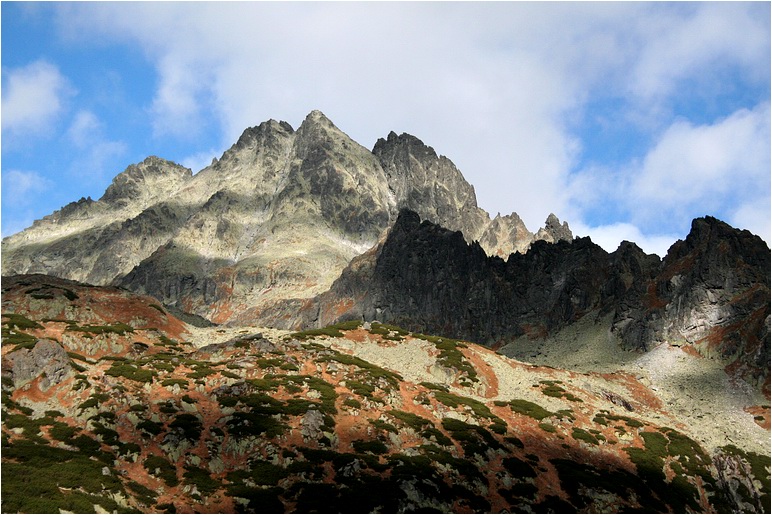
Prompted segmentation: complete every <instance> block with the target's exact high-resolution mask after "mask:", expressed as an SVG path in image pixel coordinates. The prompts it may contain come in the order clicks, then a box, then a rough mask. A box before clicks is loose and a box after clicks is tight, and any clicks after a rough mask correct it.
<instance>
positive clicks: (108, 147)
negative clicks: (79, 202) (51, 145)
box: [66, 110, 127, 180]
mask: <svg viewBox="0 0 772 515" xmlns="http://www.w3.org/2000/svg"><path fill="white" fill-rule="evenodd" d="M66 134H67V137H68V138H69V139H70V141H72V143H73V145H74V146H75V147H76V148H78V149H79V153H78V157H77V158H76V159H75V160H74V162H73V163H72V164H71V165H70V171H71V173H73V174H74V175H76V176H77V177H79V178H85V179H87V180H93V179H94V178H100V179H101V178H103V176H104V175H105V174H106V173H113V172H114V170H115V168H114V165H115V164H116V163H115V161H116V159H117V158H119V157H121V156H123V155H124V154H125V153H126V151H127V146H126V144H125V143H124V142H122V141H113V140H110V139H108V138H106V137H105V136H104V128H103V125H102V122H101V121H100V120H99V118H98V117H97V116H96V115H95V114H94V113H93V112H91V111H88V110H81V111H78V112H77V113H76V114H75V116H74V118H73V120H72V122H71V123H70V126H69V128H68V129H67V133H66Z"/></svg>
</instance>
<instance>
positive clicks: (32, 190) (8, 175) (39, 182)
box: [2, 170, 53, 204]
mask: <svg viewBox="0 0 772 515" xmlns="http://www.w3.org/2000/svg"><path fill="white" fill-rule="evenodd" d="M2 177H3V180H2V186H3V197H4V200H5V199H8V200H11V201H12V202H13V203H15V204H28V203H29V202H31V198H30V196H31V195H34V194H37V193H42V192H44V191H46V190H47V189H49V188H50V187H51V186H52V185H53V183H52V182H51V181H50V180H49V179H46V178H45V177H43V176H41V175H40V174H39V173H37V172H34V171H24V170H4V171H3V175H2ZM3 203H5V202H3Z"/></svg>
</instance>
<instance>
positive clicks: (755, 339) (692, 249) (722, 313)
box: [613, 217, 770, 392]
mask: <svg viewBox="0 0 772 515" xmlns="http://www.w3.org/2000/svg"><path fill="white" fill-rule="evenodd" d="M650 274H651V272H650ZM643 278H644V280H642V281H641V287H640V288H637V289H635V290H634V291H633V292H632V294H631V296H630V298H629V299H627V303H626V304H625V305H623V306H620V308H619V309H618V310H617V313H616V315H615V319H614V323H613V330H614V331H615V332H617V333H618V334H619V335H620V336H621V337H622V341H623V342H624V343H625V344H626V345H627V346H629V347H630V348H634V349H639V350H649V349H650V348H651V347H652V346H653V345H655V344H657V343H659V342H663V341H669V342H674V343H681V344H685V345H693V346H694V347H695V348H696V349H697V350H698V351H699V352H700V353H701V354H702V355H705V356H708V357H715V358H719V359H722V360H726V361H728V362H730V363H731V365H730V367H729V370H728V371H729V372H730V373H732V374H733V375H736V376H738V377H742V378H743V379H745V380H747V381H749V382H752V383H757V384H758V385H759V386H762V387H763V388H764V389H765V390H766V391H767V392H768V391H769V361H770V333H769V330H770V329H769V328H770V251H769V248H768V247H767V245H766V243H765V242H764V241H763V240H762V239H761V238H759V237H758V236H755V235H753V234H751V233H750V232H748V231H740V230H737V229H734V228H733V227H731V226H729V225H727V224H726V223H724V222H722V221H720V220H717V219H715V218H713V217H704V218H697V219H695V220H694V221H693V222H692V228H691V231H690V232H689V235H688V236H687V237H686V239H685V240H683V241H681V240H679V241H677V242H676V243H675V244H673V246H672V247H671V248H670V250H669V251H668V253H667V256H665V258H664V260H663V261H662V264H661V266H660V267H658V268H657V269H656V270H655V271H654V273H653V274H651V275H649V276H647V274H644V275H643Z"/></svg>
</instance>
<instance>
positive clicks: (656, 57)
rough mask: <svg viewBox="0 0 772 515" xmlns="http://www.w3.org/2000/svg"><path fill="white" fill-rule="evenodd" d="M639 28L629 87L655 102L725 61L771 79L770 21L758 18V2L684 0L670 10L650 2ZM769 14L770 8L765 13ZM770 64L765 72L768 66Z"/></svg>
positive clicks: (712, 72) (718, 68)
mask: <svg viewBox="0 0 772 515" xmlns="http://www.w3.org/2000/svg"><path fill="white" fill-rule="evenodd" d="M650 8H651V10H652V12H651V15H650V16H646V17H644V18H642V19H641V23H640V24H639V30H641V33H642V34H643V35H645V36H646V41H647V43H646V45H645V46H643V48H642V51H641V54H640V56H639V57H638V59H637V60H636V62H635V65H634V68H633V70H632V74H631V76H630V79H631V80H630V81H629V83H628V87H629V88H630V90H631V91H632V92H633V93H635V94H636V95H639V96H641V97H642V99H643V100H645V101H647V102H651V100H652V98H654V97H661V96H663V95H667V94H672V93H673V92H674V90H675V89H676V88H677V87H678V84H679V81H681V80H683V79H686V78H691V79H696V80H700V81H705V80H715V79H716V78H717V77H716V75H715V73H716V72H717V71H724V70H722V67H723V66H727V65H729V66H734V67H735V69H734V70H733V73H734V74H738V73H742V74H749V75H750V76H753V77H755V78H761V79H762V80H766V79H768V74H769V72H768V70H769V44H770V39H769V38H770V33H769V20H768V19H767V23H759V17H760V16H764V12H763V11H761V12H759V10H758V8H757V7H752V6H744V7H738V6H737V5H732V4H728V3H722V2H706V3H697V4H682V5H681V6H676V7H675V10H676V13H677V15H675V16H674V15H673V11H672V10H668V9H662V8H661V7H660V6H658V5H657V6H651V7H650ZM766 17H767V18H768V17H769V12H768V11H767V12H766ZM765 68H766V74H765V75H761V74H764V69H765Z"/></svg>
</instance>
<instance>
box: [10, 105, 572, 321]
mask: <svg viewBox="0 0 772 515" xmlns="http://www.w3.org/2000/svg"><path fill="white" fill-rule="evenodd" d="M403 207H406V208H410V209H414V210H416V211H417V212H418V213H420V214H421V216H423V217H425V218H427V219H430V220H434V221H436V222H437V223H440V224H443V225H445V226H447V227H451V228H453V229H458V230H461V231H463V233H464V237H465V239H466V240H467V241H469V242H472V241H475V240H477V239H479V240H480V241H481V242H482V245H483V246H484V248H485V249H486V251H487V252H488V253H490V254H494V255H508V254H509V253H510V252H512V251H513V250H517V251H520V252H525V251H526V250H527V249H528V247H529V245H530V244H531V243H532V242H533V241H534V240H535V239H539V238H541V239H546V240H549V241H554V240H555V239H560V238H562V239H567V240H570V239H571V233H570V231H569V230H568V228H567V226H566V225H565V224H564V226H563V229H565V230H563V231H562V232H561V233H559V235H557V236H556V234H558V233H555V231H554V230H552V229H550V228H551V227H552V226H553V225H554V224H551V223H550V221H551V220H552V218H551V219H550V220H548V224H547V227H545V228H544V229H541V230H540V231H539V233H538V234H539V235H538V236H536V235H534V234H533V233H531V232H529V231H528V230H527V229H526V228H525V226H524V225H523V224H522V221H521V220H520V219H519V217H517V215H515V214H512V215H510V216H507V217H497V218H496V219H494V220H493V221H491V220H490V218H489V217H488V214H487V213H486V212H485V211H483V210H482V209H480V208H479V207H478V206H477V201H476V197H475V193H474V188H473V187H472V186H471V185H470V184H468V183H467V182H466V180H465V179H464V178H463V176H462V175H461V172H460V171H459V170H458V169H457V168H456V167H455V166H454V165H453V163H452V162H451V161H450V160H449V159H447V158H446V157H444V156H437V154H436V153H435V152H434V150H433V149H432V148H431V147H428V146H426V145H424V144H423V143H422V142H421V141H420V140H418V139H417V138H415V137H413V136H410V135H407V134H403V135H401V136H397V135H396V134H395V133H391V134H389V136H388V138H386V139H380V140H378V142H377V143H376V145H375V147H374V149H373V151H372V152H371V151H368V150H367V149H365V148H364V147H362V146H361V145H359V144H358V143H356V142H354V141H353V140H351V139H350V138H349V137H348V136H347V135H346V134H345V133H343V132H342V131H341V130H340V129H338V128H337V127H336V126H335V125H334V124H333V123H332V122H331V121H330V120H329V119H327V118H326V117H325V116H324V115H323V114H322V113H321V112H319V111H314V112H312V113H310V114H309V115H308V116H307V117H306V119H305V120H304V121H303V123H302V124H301V126H300V127H299V128H298V130H297V131H295V130H293V128H292V127H291V126H290V125H289V124H288V123H286V122H277V121H274V120H269V121H267V122H264V123H262V124H260V125H259V126H257V127H252V128H249V129H247V130H245V131H244V133H243V134H242V135H241V137H240V138H239V140H238V142H236V144H234V145H233V146H232V147H231V148H230V149H228V150H227V151H226V152H225V153H224V154H223V156H222V157H221V158H220V159H219V160H214V161H213V163H212V164H211V165H210V166H209V167H207V168H205V169H204V170H202V171H201V172H199V173H197V174H196V175H195V176H193V175H192V173H191V171H190V170H188V169H186V168H183V167H181V166H179V165H176V164H174V163H171V162H168V161H164V160H161V159H158V158H148V159H147V160H145V161H144V162H143V163H140V164H138V165H132V166H130V167H128V168H127V169H126V171H124V172H123V173H121V174H119V175H118V176H117V177H116V178H115V179H114V181H113V183H112V184H111V185H110V186H109V187H108V189H107V191H106V192H105V194H104V195H103V197H102V198H100V199H99V200H98V201H92V200H91V199H82V200H81V201H79V202H76V203H72V204H70V205H68V206H65V207H64V208H63V209H62V210H60V211H58V212H56V213H54V214H52V215H50V216H48V217H45V218H44V219H43V220H41V221H39V222H36V223H35V225H33V227H31V228H29V229H27V230H25V231H22V232H21V233H19V234H16V235H13V236H11V237H9V238H6V239H4V240H3V258H4V259H3V274H4V275H9V274H18V273H46V274H51V275H55V276H58V277H63V278H69V279H74V280H80V281H87V282H90V283H94V284H116V285H121V286H123V287H126V288H129V289H131V290H134V291H137V292H140V293H146V294H150V295H153V296H155V297H156V298H158V299H159V300H161V301H162V302H163V303H165V304H168V305H173V306H176V307H178V308H180V309H183V310H185V311H188V312H192V313H195V314H197V315H202V316H204V317H206V318H209V319H211V320H213V321H215V322H232V323H239V322H245V321H250V322H253V321H259V322H261V323H263V324H270V325H276V326H288V325H289V323H290V322H289V320H290V319H291V318H292V317H294V314H295V313H296V312H297V311H298V309H300V307H302V306H303V305H304V304H305V303H307V302H308V300H309V299H311V298H313V297H314V296H315V295H318V294H321V293H322V292H324V291H326V290H327V289H328V288H329V287H330V285H331V284H332V282H333V281H334V280H335V279H336V278H337V277H338V276H339V275H340V272H341V271H342V270H343V268H345V266H346V265H347V264H348V263H349V262H350V261H351V259H352V258H354V257H355V256H357V255H359V254H361V253H362V252H364V251H365V250H367V249H369V248H370V247H371V246H372V245H373V244H375V243H376V241H377V240H378V238H379V236H380V235H381V234H382V233H383V232H384V231H385V230H386V229H388V228H389V227H391V225H392V224H393V222H394V221H395V219H396V216H397V212H398V210H399V209H400V208H403Z"/></svg>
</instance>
